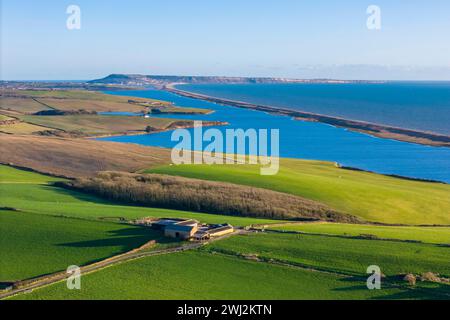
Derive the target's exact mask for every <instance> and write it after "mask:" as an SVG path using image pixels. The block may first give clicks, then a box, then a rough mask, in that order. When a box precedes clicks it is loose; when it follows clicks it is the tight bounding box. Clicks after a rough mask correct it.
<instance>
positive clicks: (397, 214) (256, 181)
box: [148, 159, 450, 225]
mask: <svg viewBox="0 0 450 320" xmlns="http://www.w3.org/2000/svg"><path fill="white" fill-rule="evenodd" d="M148 172H153V173H163V174H171V175H180V176H185V177H191V178H198V179H207V180H215V181H225V182H232V183H237V184H244V185H250V186H257V187H261V188H267V189H271V190H275V191H281V192H286V193H291V194H295V195H299V196H302V197H305V198H308V199H312V200H316V201H319V202H322V203H324V204H327V205H329V206H330V207H332V208H334V209H336V210H338V211H341V212H345V213H349V214H352V215H355V216H357V217H361V218H363V219H366V220H368V221H376V222H383V223H391V224H410V225H414V224H416V225H419V224H424V225H425V224H426V225H432V224H443V225H450V185H446V184H438V183H428V182H418V181H410V180H405V179H398V178H393V177H387V176H383V175H379V174H373V173H368V172H360V171H352V170H345V169H339V168H336V167H335V166H334V165H333V164H332V163H329V162H322V161H305V160H294V159H281V163H280V171H279V173H278V174H277V175H275V176H261V175H260V174H259V166H250V165H213V166H207V165H182V166H166V167H162V168H156V169H151V170H148Z"/></svg>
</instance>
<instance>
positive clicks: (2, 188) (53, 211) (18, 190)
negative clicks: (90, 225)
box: [0, 166, 274, 226]
mask: <svg viewBox="0 0 450 320" xmlns="http://www.w3.org/2000/svg"><path fill="white" fill-rule="evenodd" d="M0 168H2V169H1V170H2V172H6V176H8V177H12V176H13V175H14V174H15V172H21V171H20V170H17V169H13V168H10V167H5V166H0ZM27 174H33V173H28V172H27ZM39 176H40V177H42V176H41V175H39ZM11 180H12V181H11ZM49 180H54V179H53V178H50V179H49ZM18 182H21V183H18ZM0 194H1V195H2V206H4V207H11V208H16V209H20V210H23V211H27V212H31V213H38V214H44V215H52V216H65V217H76V218H85V219H105V218H107V219H113V220H114V219H120V218H124V219H136V218H141V217H180V218H193V219H198V220H200V221H202V222H206V223H224V222H228V223H231V224H233V225H236V226H246V225H250V224H258V223H273V222H274V220H268V219H256V218H241V217H228V216H222V215H214V214H201V213H195V212H185V211H177V210H166V209H154V208H144V207H135V206H126V205H117V204H113V203H112V202H108V201H105V200H102V199H99V198H97V197H93V196H89V195H86V194H83V193H78V192H74V191H69V190H65V189H62V188H57V187H54V186H51V185H48V184H46V183H45V182H44V181H40V182H38V183H34V182H28V183H25V181H15V180H13V179H12V178H9V179H8V180H6V179H5V182H2V183H0Z"/></svg>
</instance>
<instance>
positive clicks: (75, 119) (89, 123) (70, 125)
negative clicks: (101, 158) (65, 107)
mask: <svg viewBox="0 0 450 320" xmlns="http://www.w3.org/2000/svg"><path fill="white" fill-rule="evenodd" d="M20 119H21V120H22V121H25V122H28V123H31V124H35V125H38V126H44V127H48V128H53V129H59V130H63V131H66V132H72V131H77V132H81V133H83V134H86V135H108V134H119V133H125V132H134V131H141V132H142V133H145V129H146V127H147V126H151V127H154V128H157V129H165V128H167V127H168V126H169V125H170V124H172V123H174V122H176V121H177V120H175V119H164V118H143V117H134V116H101V115H70V116H30V115H26V116H21V117H20Z"/></svg>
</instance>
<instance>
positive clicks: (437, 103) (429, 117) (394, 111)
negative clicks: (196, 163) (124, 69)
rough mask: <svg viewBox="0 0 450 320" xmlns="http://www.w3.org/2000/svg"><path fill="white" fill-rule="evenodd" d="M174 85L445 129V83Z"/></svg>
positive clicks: (449, 110) (448, 86) (448, 124)
mask: <svg viewBox="0 0 450 320" xmlns="http://www.w3.org/2000/svg"><path fill="white" fill-rule="evenodd" d="M179 88H180V89H183V90H187V91H191V92H198V93H203V94H206V95H210V96H214V97H221V98H227V99H231V100H240V101H246V102H252V103H259V104H265V105H271V106H275V107H283V108H290V109H298V110H303V111H309V112H314V113H320V114H325V115H331V116H338V117H343V118H346V119H354V120H362V121H368V122H374V123H380V124H386V125H391V126H396V127H401V128H410V129H416V130H422V131H432V132H437V133H443V134H450V82H389V83H382V84H225V85H224V84H212V85H182V86H179Z"/></svg>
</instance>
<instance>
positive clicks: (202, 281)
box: [15, 252, 440, 300]
mask: <svg viewBox="0 0 450 320" xmlns="http://www.w3.org/2000/svg"><path fill="white" fill-rule="evenodd" d="M435 287H437V285H430V288H428V289H424V291H419V290H414V291H412V290H407V289H397V288H389V289H388V288H383V289H382V290H379V291H378V290H373V291H371V290H367V288H366V286H365V280H361V279H359V280H355V279H353V278H352V279H350V278H348V277H341V276H336V275H331V274H325V273H318V272H311V271H306V270H302V269H299V268H292V267H284V266H277V265H271V264H266V263H258V262H253V261H246V260H243V259H239V258H235V257H227V256H223V255H219V254H216V255H212V254H208V253H205V252H203V253H202V252H185V253H181V254H180V253H177V254H171V255H165V256H156V257H148V258H144V259H140V260H136V261H131V262H127V263H124V264H120V265H116V266H113V267H110V268H107V269H105V270H103V271H101V272H97V273H93V274H88V275H86V276H84V277H82V280H81V290H72V291H70V290H67V288H66V285H65V283H58V284H55V285H52V286H49V287H45V288H42V289H40V290H36V291H34V292H33V293H31V294H25V295H20V296H17V297H15V299H64V300H66V299H68V300H75V299H97V300H98V299H181V300H191V299H252V300H257V299H275V300H276V299H288V300H293V299H377V298H382V299H396V298H397V299H398V298H405V299H406V298H423V299H424V298H439V297H440V296H436V295H435V292H434V291H433V290H432V289H431V288H433V289H434V288H435Z"/></svg>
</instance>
